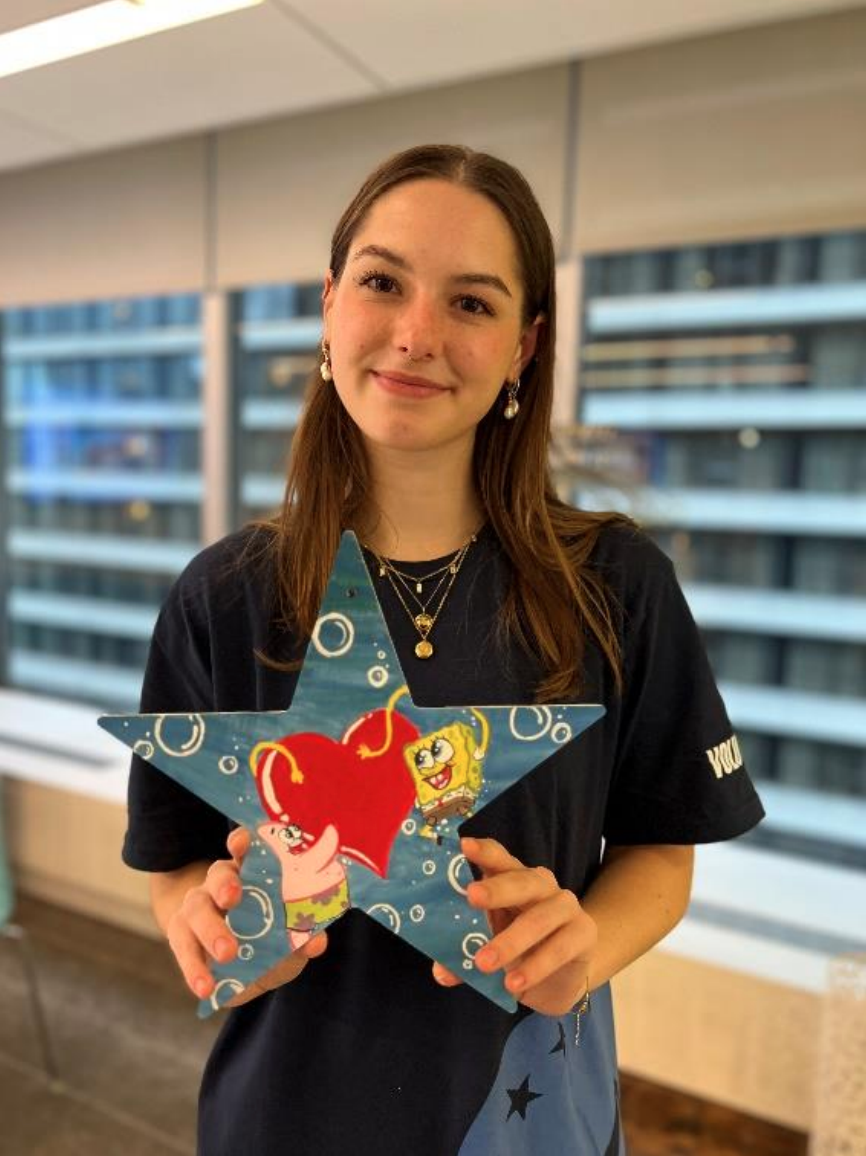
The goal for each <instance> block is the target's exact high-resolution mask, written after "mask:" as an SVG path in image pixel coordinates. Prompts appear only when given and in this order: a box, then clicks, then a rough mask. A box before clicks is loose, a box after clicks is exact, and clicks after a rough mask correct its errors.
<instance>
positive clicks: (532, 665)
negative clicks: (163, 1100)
mask: <svg viewBox="0 0 866 1156" xmlns="http://www.w3.org/2000/svg"><path fill="white" fill-rule="evenodd" d="M251 533H252V532H251V531H244V532H241V533H240V534H235V535H232V536H231V537H229V538H227V539H225V540H223V541H222V542H220V543H218V544H217V545H215V546H213V547H210V548H209V549H207V550H205V551H203V553H201V554H200V555H199V556H198V557H197V558H196V559H195V560H194V561H193V562H192V563H191V564H190V566H189V567H188V568H187V569H186V571H185V572H184V573H183V575H181V577H180V579H179V580H178V582H177V583H176V584H175V586H174V588H173V589H172V591H171V593H170V595H169V597H168V600H167V602H166V604H165V606H164V608H163V610H162V612H161V614H160V617H159V620H158V623H157V626H156V630H155V633H154V638H153V643H152V647H151V653H150V658H149V662H148V667H147V673H146V676H145V683H144V689H143V692H142V710H143V711H145V712H148V713H150V712H199V711H249V710H279V709H285V708H286V707H287V706H288V705H289V704H290V702H291V699H292V694H293V692H294V687H295V684H296V682H297V675H296V674H294V673H282V672H280V671H277V670H274V669H273V668H270V667H268V666H267V665H265V664H264V663H262V662H261V661H260V660H259V659H258V658H257V657H256V652H257V651H258V652H262V651H264V652H266V653H269V654H272V655H279V656H281V657H289V656H291V655H292V654H297V653H298V652H297V649H295V650H293V643H292V640H291V639H289V638H287V637H286V636H285V634H284V633H283V631H282V628H281V626H280V624H279V622H278V621H277V620H276V616H275V612H274V596H273V592H274V581H273V573H272V569H271V563H270V562H269V560H268V558H269V556H268V555H267V554H263V553H262V552H261V551H257V550H255V549H253V550H250V549H249V546H250V539H251ZM435 565H436V562H435V560H434V561H429V562H426V563H424V564H423V565H418V566H415V567H413V565H412V564H406V563H403V564H401V569H403V570H406V571H407V572H414V573H420V572H423V571H425V570H426V571H429V570H431V569H433V568H434V567H435ZM593 565H594V566H596V567H597V568H598V569H599V571H600V572H601V574H602V576H603V577H604V579H605V581H606V583H607V585H608V588H609V590H610V592H611V594H612V598H613V604H614V606H615V617H616V618H617V620H618V622H619V628H620V633H621V641H622V648H623V675H624V684H625V690H624V692H623V694H622V696H621V697H620V696H618V695H617V694H616V692H615V689H614V686H613V679H612V676H611V674H610V671H609V670H608V669H607V668H606V666H605V664H604V662H603V660H602V657H601V655H600V653H599V652H598V650H597V649H596V648H595V647H594V646H593V645H591V644H590V645H589V646H588V648H587V654H586V662H585V671H584V681H583V687H582V690H581V693H580V695H579V697H578V699H577V700H576V701H580V702H587V703H594V702H599V703H602V704H603V705H604V706H605V708H606V712H607V713H606V715H605V717H604V718H603V719H601V720H600V721H599V722H597V723H596V724H595V725H594V726H592V727H590V728H589V730H588V731H586V732H585V733H584V734H583V735H581V736H580V737H579V738H578V739H577V740H576V741H575V742H573V743H571V744H569V745H568V746H565V747H563V748H561V749H559V750H558V751H557V752H556V753H555V754H554V755H553V756H552V757H551V759H549V760H547V762H546V763H545V764H544V765H543V766H542V767H539V768H537V769H536V770H535V771H533V772H531V773H530V774H529V775H527V776H526V777H525V778H524V779H523V780H521V781H520V782H519V783H517V784H515V785H514V786H513V787H512V788H511V789H510V790H508V791H506V792H505V793H504V794H503V795H501V796H500V797H499V798H498V799H496V800H495V801H494V802H493V803H491V804H490V805H488V806H487V807H485V808H483V810H482V811H481V812H479V813H478V814H477V815H476V816H474V817H473V818H472V819H470V820H469V821H468V822H467V823H466V824H465V825H464V826H463V827H462V828H461V830H462V832H463V833H464V834H476V835H488V836H492V837H494V838H497V839H499V840H500V841H501V842H502V843H503V844H504V845H505V846H506V847H507V848H508V849H509V850H510V851H511V852H512V853H513V854H515V855H516V856H517V857H518V858H520V859H521V860H522V861H523V862H525V863H528V864H532V865H540V864H544V865H546V866H549V867H550V868H552V869H553V871H554V872H555V874H556V876H557V879H558V881H559V883H560V885H561V886H563V887H568V888H571V889H572V890H574V891H575V892H576V893H577V895H578V896H581V895H583V894H584V892H585V891H586V889H587V887H588V886H589V884H590V883H591V882H592V880H593V878H594V876H595V874H596V872H597V870H598V866H599V861H600V856H601V849H602V841H603V840H607V841H608V842H610V843H620V844H638V843H644V844H646V843H684V844H689V843H700V842H710V841H713V840H719V839H727V838H731V837H733V836H735V835H738V834H741V833H742V832H744V831H746V830H748V829H749V828H750V827H752V826H753V825H754V824H755V823H757V822H758V821H759V820H760V818H761V817H762V815H763V810H762V808H761V804H760V802H759V800H758V798H757V796H756V794H755V792H754V789H753V787H752V785H751V782H750V780H749V779H748V777H747V774H746V771H745V769H744V768H743V767H742V765H741V760H740V759H739V758H738V757H733V755H732V754H731V752H736V751H738V748H737V746H736V740H735V738H734V737H733V736H732V732H731V727H730V724H729V722H728V719H727V716H726V714H725V710H724V707H723V705H722V703H721V700H720V698H719V694H718V691H717V690H716V687H715V682H714V680H713V676H712V674H711V671H710V668H709V665H708V663H707V659H706V656H705V654H704V651H703V647H702V645H701V642H700V638H699V635H698V631H697V628H696V627H695V624H694V622H693V620H692V617H691V615H690V613H689V611H688V608H687V606H686V604H685V601H684V599H683V595H682V593H681V591H680V589H679V587H678V585H677V582H676V579H675V577H674V575H673V571H672V567H671V565H670V562H669V561H668V559H667V558H666V557H665V556H664V555H663V554H662V553H661V552H660V551H659V550H658V549H657V547H655V546H654V545H653V544H652V542H650V540H649V539H647V538H646V537H645V536H643V535H642V534H640V533H638V532H637V531H633V530H630V529H627V528H626V529H623V528H617V529H610V530H607V531H605V532H604V533H603V535H602V537H601V539H600V542H599V545H598V547H597V549H596V551H595V554H594V556H593ZM374 581H375V583H376V588H377V593H378V595H379V598H380V601H381V603H382V609H383V612H384V615H385V619H386V622H387V624H388V627H389V630H390V632H391V636H392V639H393V642H394V645H395V647H396V650H397V654H398V656H399V658H400V662H401V664H402V666H403V670H404V673H405V675H406V680H407V682H408V685H409V689H410V692H411V694H412V698H413V700H414V701H415V702H416V703H418V704H419V705H421V706H453V705H463V704H470V703H487V704H490V705H495V704H500V703H505V704H507V703H528V702H531V701H532V698H533V690H534V687H535V686H536V685H537V682H538V680H539V677H540V674H541V670H540V667H539V665H538V663H537V662H536V661H535V660H534V658H533V657H532V656H530V655H527V654H526V653H525V652H524V651H523V650H522V649H521V648H520V647H519V646H517V645H516V644H514V643H508V642H503V641H502V640H501V638H500V637H499V635H498V632H497V610H498V606H499V605H500V603H501V600H502V596H503V592H504V590H505V587H506V584H507V581H508V566H507V562H506V560H505V558H504V556H503V553H502V551H501V548H500V546H499V543H498V541H497V540H496V538H495V536H494V535H493V533H492V531H491V530H490V529H485V530H484V531H483V532H482V533H481V535H479V539H478V541H477V543H476V544H475V545H474V546H473V547H472V549H471V550H470V552H469V554H468V556H467V558H466V561H465V563H464V566H463V568H462V570H461V572H460V574H459V577H458V579H457V581H456V582H455V584H454V587H453V590H452V592H451V594H450V595H449V598H448V600H447V601H446V603H445V606H444V609H443V611H442V614H441V616H440V618H439V620H438V621H437V623H436V627H435V630H434V632H433V635H432V636H431V637H432V639H433V641H434V643H435V646H436V652H435V655H434V657H433V658H432V659H430V660H427V661H421V660H419V659H417V658H416V657H415V654H414V645H415V643H416V641H417V633H416V631H415V628H414V626H413V625H412V623H411V622H410V621H409V617H408V615H407V614H406V611H405V609H404V608H403V607H402V606H401V605H400V604H399V602H398V601H397V599H396V598H395V596H394V593H393V591H392V589H391V587H390V585H389V584H388V582H387V581H386V580H381V579H378V578H375V579H374ZM227 831H228V821H227V820H226V819H225V818H224V817H223V816H221V815H220V814H219V813H217V812H215V811H213V810H212V809H211V808H210V807H208V806H207V804H205V803H203V802H201V801H200V800H199V799H197V798H195V797H194V796H192V795H191V794H189V793H188V792H187V791H185V790H184V789H183V788H182V787H180V786H178V785H177V784H176V783H174V782H173V781H172V780H170V779H169V778H168V777H167V776H165V775H163V774H161V773H160V772H159V771H157V770H155V769H153V768H152V767H150V766H148V765H147V764H146V763H143V762H141V761H140V760H139V759H137V758H134V759H133V765H132V774H131V780H130V816H129V830H128V833H127V838H126V843H125V846H124V858H125V860H126V862H127V863H128V864H130V865H131V866H133V867H138V868H141V869H144V870H149V871H167V870H172V869H175V868H177V867H180V866H182V865H184V864H186V863H189V862H191V861H193V860H196V859H202V858H205V859H213V858H220V857H223V856H224V855H225V838H226V834H227ZM328 934H329V947H328V950H327V952H326V953H325V955H324V956H323V957H321V958H320V959H317V960H315V961H313V962H311V963H310V965H309V966H308V967H306V968H305V970H304V971H303V972H302V974H301V976H300V977H299V978H298V979H297V980H296V981H294V982H293V983H291V984H287V985H285V986H284V987H282V988H280V989H278V990H277V991H274V992H271V993H269V994H268V995H266V996H263V997H260V998H258V999H256V1000H254V1001H252V1002H251V1003H249V1004H246V1005H245V1006H243V1007H241V1008H237V1009H235V1010H233V1011H231V1012H229V1013H227V1015H226V1021H225V1024H224V1026H223V1030H222V1033H221V1035H220V1037H219V1039H218V1041H217V1043H216V1046H215V1048H214V1051H213V1053H212V1055H211V1057H210V1060H209V1062H208V1065H207V1068H206V1071H205V1076H204V1081H203V1086H202V1095H201V1103H200V1120H199V1152H200V1156H246V1154H247V1153H249V1154H250V1156H276V1154H280V1156H308V1154H310V1156H312V1154H313V1153H315V1154H316V1156H337V1154H341V1156H342V1154H343V1153H348V1152H351V1153H353V1154H355V1156H390V1154H392V1153H393V1154H395V1156H396V1154H397V1153H400V1154H401V1156H402V1154H404V1153H409V1152H410V1153H412V1154H413V1156H452V1154H453V1156H457V1154H459V1156H493V1154H495V1156H512V1154H514V1156H544V1154H546V1153H556V1154H559V1153H562V1152H569V1153H572V1152H573V1153H579V1154H581V1156H583V1154H586V1156H594V1154H595V1153H599V1154H604V1156H615V1154H616V1153H618V1152H620V1151H621V1150H623V1149H622V1139H621V1135H620V1128H619V1118H618V1107H617V1088H616V1050H615V1043H614V1034H613V1014H612V1008H611V1002H610V990H609V986H608V985H604V986H603V987H602V988H600V989H598V990H597V991H596V992H595V993H594V994H593V1007H592V1011H591V1013H590V1014H589V1015H588V1016H583V1017H581V1025H580V1041H579V1045H576V1043H575V1022H574V1017H563V1018H562V1019H556V1018H551V1017H547V1016H542V1015H539V1014H537V1013H531V1012H527V1011H525V1010H523V1009H521V1010H519V1011H518V1012H517V1013H516V1014H514V1015H511V1014H509V1013H507V1012H505V1011H503V1010H502V1009H500V1008H499V1007H497V1006H496V1005H494V1004H493V1003H491V1002H490V1001H488V1000H486V999H485V998H484V997H483V996H481V995H479V994H478V993H477V992H475V991H473V990H472V989H471V988H469V987H461V988H457V989H443V988H440V987H439V986H438V985H437V984H436V983H435V982H434V981H433V980H432V978H431V974H430V961H429V960H428V959H426V958H425V957H423V956H421V955H420V954H419V953H418V952H416V951H415V950H414V949H413V948H412V947H411V946H410V945H408V944H407V943H406V942H404V941H403V940H401V939H399V938H397V937H396V936H394V935H392V934H391V933H390V932H389V931H388V930H386V929H385V928H384V927H382V926H381V925H379V924H377V923H375V922H373V920H371V919H369V918H367V917H366V915H365V914H364V913H363V912H361V911H358V910H352V911H350V912H349V913H348V914H347V915H345V916H344V917H343V918H342V919H340V920H338V921H337V922H336V923H335V924H333V925H332V926H331V927H330V928H329V932H328Z"/></svg>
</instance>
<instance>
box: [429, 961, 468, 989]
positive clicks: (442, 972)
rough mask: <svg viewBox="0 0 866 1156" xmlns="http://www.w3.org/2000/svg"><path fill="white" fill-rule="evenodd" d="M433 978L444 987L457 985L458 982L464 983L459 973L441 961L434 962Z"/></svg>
mask: <svg viewBox="0 0 866 1156" xmlns="http://www.w3.org/2000/svg"><path fill="white" fill-rule="evenodd" d="M433 978H434V979H435V980H436V982H437V983H438V984H441V985H442V987H457V986H458V984H461V983H463V980H462V979H461V978H460V976H459V975H455V974H454V972H453V971H451V970H450V969H449V968H447V967H445V965H444V964H441V963H434V964H433Z"/></svg>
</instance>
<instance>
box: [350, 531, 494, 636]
mask: <svg viewBox="0 0 866 1156" xmlns="http://www.w3.org/2000/svg"><path fill="white" fill-rule="evenodd" d="M477 539H478V535H477V534H473V535H472V537H471V538H470V539H469V541H468V542H465V543H464V544H463V545H462V546H461V547H460V549H459V550H455V552H454V554H453V555H452V556H451V557H450V558H449V559H448V561H447V562H444V563H443V564H442V565H441V566H437V567H436V569H435V570H431V571H430V572H429V574H421V575H415V574H407V573H406V572H405V571H403V570H400V569H399V568H398V567H397V566H395V565H394V563H393V562H391V561H390V559H388V558H383V557H382V556H381V555H380V554H377V553H376V551H375V550H371V551H370V553H371V554H372V555H373V557H374V558H375V559H376V564H377V566H378V569H379V577H380V578H385V579H387V581H388V582H390V584H391V588H392V589H393V591H394V593H395V594H396V595H397V599H398V601H399V603H400V605H401V606H402V607H403V609H404V610H405V611H406V613H407V614H408V615H409V619H410V621H411V623H412V625H413V626H414V627H415V629H416V630H417V631H418V635H419V639H418V641H417V642H416V643H415V655H416V657H417V658H432V657H433V653H434V650H433V643H432V642H431V641H430V632H431V631H432V629H433V627H434V626H435V625H436V622H437V620H438V618H439V615H440V614H441V613H442V607H443V606H444V605H445V603H446V601H447V599H448V595H449V594H450V593H451V588H452V587H453V585H454V583H455V582H456V581H457V575H458V574H459V573H460V568H461V566H462V565H463V563H464V562H465V560H466V555H467V554H468V553H469V550H470V548H471V546H472V544H473V543H474V542H476V541H477ZM430 582H433V583H434V585H433V588H432V590H430V591H429V593H426V594H425V590H424V588H425V585H426V584H427V583H430ZM413 602H414V604H415V607H416V609H414V610H413V609H412V606H411V605H410V603H413Z"/></svg>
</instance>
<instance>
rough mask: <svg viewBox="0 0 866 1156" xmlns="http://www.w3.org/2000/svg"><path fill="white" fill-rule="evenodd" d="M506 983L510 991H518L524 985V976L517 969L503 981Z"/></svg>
mask: <svg viewBox="0 0 866 1156" xmlns="http://www.w3.org/2000/svg"><path fill="white" fill-rule="evenodd" d="M505 983H506V985H507V986H508V987H509V988H510V989H511V991H520V990H521V988H523V987H525V986H526V977H525V976H524V975H522V974H521V972H519V971H513V972H512V973H511V975H509V976H508V978H507V979H506V981H505Z"/></svg>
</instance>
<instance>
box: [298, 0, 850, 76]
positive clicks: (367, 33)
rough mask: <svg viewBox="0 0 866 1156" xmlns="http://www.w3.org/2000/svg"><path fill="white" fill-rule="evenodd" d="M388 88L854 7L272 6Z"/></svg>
mask: <svg viewBox="0 0 866 1156" xmlns="http://www.w3.org/2000/svg"><path fill="white" fill-rule="evenodd" d="M277 2H279V3H282V4H284V5H285V6H286V7H291V8H293V9H295V10H297V11H299V12H301V13H302V14H303V15H304V17H305V19H307V20H308V21H310V22H311V23H313V24H315V25H317V26H319V27H321V28H322V29H323V30H324V31H326V32H327V34H328V35H329V36H330V37H332V38H333V39H334V40H335V41H337V42H339V43H340V44H341V45H342V46H343V47H344V48H346V49H347V50H348V51H351V52H352V53H353V54H355V55H356V56H358V57H360V58H361V59H362V60H363V61H364V62H365V64H366V65H367V67H369V68H370V69H372V71H373V72H374V73H376V74H378V75H379V76H381V77H383V78H384V79H385V80H386V81H387V82H388V83H389V84H392V85H396V86H398V87H422V86H425V85H429V84H437V83H443V82H446V81H454V80H458V79H464V78H468V77H472V76H480V75H484V74H485V73H490V72H499V71H506V70H512V69H514V70H516V69H521V68H527V67H532V66H535V65H538V64H542V63H547V62H552V61H556V60H565V59H570V58H578V57H582V56H586V55H589V54H592V53H598V52H607V51H615V50H617V49H621V48H630V47H636V46H638V45H641V44H649V43H652V42H655V41H664V40H674V39H684V38H686V37H690V36H699V35H702V34H704V33H707V32H714V31H717V30H719V29H724V28H736V27H743V26H747V25H754V24H760V23H767V22H772V21H776V20H784V19H789V18H793V17H797V16H806V15H811V14H815V13H821V12H832V11H834V10H841V9H845V8H851V7H852V6H853V5H852V3H851V0H692V2H691V3H688V4H684V3H683V0H654V2H653V3H652V4H647V3H646V0H579V2H578V0H533V3H531V4H530V3H527V0H473V2H472V3H471V4H467V3H465V0H437V2H436V3H422V4H412V3H395V2H394V0H364V4H363V5H361V4H358V3H357V0H329V2H328V4H326V5H323V4H321V3H320V2H319V0H277Z"/></svg>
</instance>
